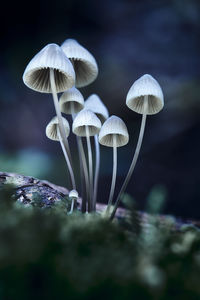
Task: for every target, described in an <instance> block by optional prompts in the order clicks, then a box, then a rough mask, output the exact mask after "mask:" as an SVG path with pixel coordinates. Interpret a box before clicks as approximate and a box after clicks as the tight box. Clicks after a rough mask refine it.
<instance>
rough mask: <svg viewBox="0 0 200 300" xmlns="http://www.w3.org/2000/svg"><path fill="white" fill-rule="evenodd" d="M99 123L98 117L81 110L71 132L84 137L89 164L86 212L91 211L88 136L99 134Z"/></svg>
mask: <svg viewBox="0 0 200 300" xmlns="http://www.w3.org/2000/svg"><path fill="white" fill-rule="evenodd" d="M100 128H101V121H100V120H99V119H98V117H97V116H96V115H95V114H94V113H93V112H92V111H91V110H88V109H83V110H81V111H80V112H79V113H78V114H77V115H76V117H75V119H74V122H73V126H72V131H73V133H75V134H76V135H78V136H82V137H86V141H87V149H88V164H89V188H88V186H86V191H88V192H89V198H88V211H92V210H93V203H92V202H93V201H92V199H93V163H92V150H91V143H90V136H94V135H96V134H98V133H99V131H100Z"/></svg>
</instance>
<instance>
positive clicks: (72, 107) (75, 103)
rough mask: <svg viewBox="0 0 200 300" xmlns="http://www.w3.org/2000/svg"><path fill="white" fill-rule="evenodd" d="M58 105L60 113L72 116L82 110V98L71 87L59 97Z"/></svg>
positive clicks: (79, 93) (78, 92)
mask: <svg viewBox="0 0 200 300" xmlns="http://www.w3.org/2000/svg"><path fill="white" fill-rule="evenodd" d="M59 104H60V110H61V112H63V113H65V114H70V115H72V116H74V115H75V114H77V113H78V112H79V111H81V110H82V109H83V108H84V98H83V95H82V94H81V92H80V91H79V90H78V89H76V88H75V87H73V88H71V89H69V90H67V91H65V92H64V93H63V94H62V95H61V97H60V100H59Z"/></svg>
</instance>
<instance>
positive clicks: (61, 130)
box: [50, 68, 72, 166]
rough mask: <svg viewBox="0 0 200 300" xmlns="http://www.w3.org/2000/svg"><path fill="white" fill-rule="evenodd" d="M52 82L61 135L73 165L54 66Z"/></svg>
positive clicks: (51, 71) (51, 69) (51, 74)
mask: <svg viewBox="0 0 200 300" xmlns="http://www.w3.org/2000/svg"><path fill="white" fill-rule="evenodd" d="M50 84H51V91H52V95H53V102H54V106H55V110H56V115H57V117H58V127H59V129H60V135H61V138H62V141H63V144H64V147H65V149H66V151H67V154H68V157H69V160H70V163H71V166H72V157H71V152H70V148H69V143H68V140H67V138H66V136H65V130H64V125H63V121H62V115H61V112H60V107H59V103H58V96H57V92H56V85H55V76H54V69H53V68H50Z"/></svg>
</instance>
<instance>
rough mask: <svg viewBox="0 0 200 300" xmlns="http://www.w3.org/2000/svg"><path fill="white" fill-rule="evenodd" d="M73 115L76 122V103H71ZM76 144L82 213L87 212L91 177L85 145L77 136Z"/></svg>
mask: <svg viewBox="0 0 200 300" xmlns="http://www.w3.org/2000/svg"><path fill="white" fill-rule="evenodd" d="M71 113H72V120H73V121H74V119H75V111H74V102H71ZM76 142H77V145H78V156H79V163H80V173H81V196H82V204H81V211H82V212H86V199H87V201H88V198H89V175H88V168H87V162H86V158H85V152H84V149H83V143H82V139H81V137H80V136H77V135H76ZM84 182H85V185H84ZM85 193H86V198H85Z"/></svg>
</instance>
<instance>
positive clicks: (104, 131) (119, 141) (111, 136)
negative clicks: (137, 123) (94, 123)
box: [99, 116, 129, 147]
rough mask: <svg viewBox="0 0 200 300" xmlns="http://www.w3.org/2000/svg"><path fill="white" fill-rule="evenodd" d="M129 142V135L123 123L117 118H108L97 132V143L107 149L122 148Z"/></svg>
mask: <svg viewBox="0 0 200 300" xmlns="http://www.w3.org/2000/svg"><path fill="white" fill-rule="evenodd" d="M128 141H129V134H128V130H127V127H126V124H125V123H124V121H123V120H122V119H121V118H119V117H117V116H111V117H109V118H108V119H107V120H106V121H105V123H104V124H103V125H102V127H101V130H100V132H99V143H100V144H101V145H104V146H107V147H113V146H114V143H115V146H116V147H122V146H124V145H126V144H127V143H128Z"/></svg>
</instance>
